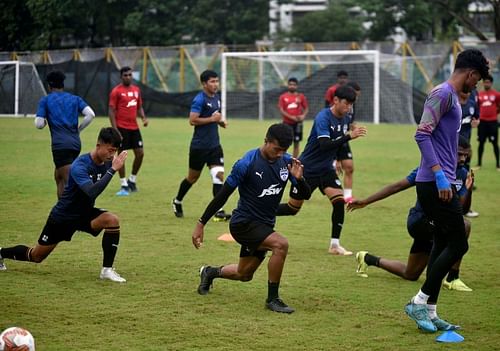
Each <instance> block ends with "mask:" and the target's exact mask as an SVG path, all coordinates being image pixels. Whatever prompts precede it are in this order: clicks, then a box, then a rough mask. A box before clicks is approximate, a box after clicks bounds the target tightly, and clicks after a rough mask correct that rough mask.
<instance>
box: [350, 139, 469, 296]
mask: <svg viewBox="0 0 500 351" xmlns="http://www.w3.org/2000/svg"><path fill="white" fill-rule="evenodd" d="M469 152H470V144H469V143H468V142H467V140H466V139H465V138H464V137H462V136H461V137H460V141H459V147H458V165H457V179H456V182H455V183H454V185H455V188H456V191H457V195H458V197H459V199H460V202H461V203H462V206H463V213H466V212H467V211H468V208H469V207H470V203H471V191H472V186H473V184H474V178H473V174H472V173H468V172H467V169H465V167H464V164H465V160H466V159H467V157H468V155H469ZM417 171H418V168H416V169H414V170H413V171H412V172H411V173H410V174H409V175H408V176H407V177H406V178H404V179H402V180H400V181H398V182H396V183H393V184H389V185H387V186H385V187H384V188H382V189H381V190H379V191H377V192H376V193H374V194H372V195H370V196H368V197H367V198H366V199H360V200H353V201H352V203H350V204H349V205H348V206H347V210H348V211H354V210H356V209H360V208H364V207H365V206H367V205H369V204H371V203H374V202H377V201H380V200H382V199H385V198H386V197H389V196H391V195H393V194H396V193H398V192H400V191H403V190H406V189H409V188H411V187H414V186H415V185H416V177H417ZM464 224H465V231H466V235H467V238H468V237H469V235H470V230H471V225H470V222H469V221H468V220H466V219H464ZM407 229H408V233H409V234H410V236H411V237H412V238H413V245H412V246H411V249H410V254H409V255H408V262H407V264H405V263H403V262H400V261H396V260H390V259H387V258H383V257H377V256H374V255H372V254H370V253H368V252H367V251H360V252H358V253H357V254H356V261H357V262H358V267H357V270H356V272H357V273H358V275H359V276H360V277H368V274H367V269H368V266H376V267H379V268H382V269H384V270H386V271H388V272H389V273H392V274H395V275H397V276H400V277H401V278H403V279H407V280H418V278H419V277H420V275H421V274H422V272H423V271H424V269H425V267H426V266H427V263H428V261H429V256H430V253H431V249H432V239H433V236H434V234H435V231H436V227H435V226H434V224H433V222H431V221H429V219H428V218H427V217H426V215H425V213H424V211H423V209H422V206H421V205H420V203H419V202H418V201H417V203H416V204H415V206H414V207H412V208H411V209H410V212H409V214H408V220H407ZM460 263H461V260H459V261H458V262H455V264H454V265H453V267H452V268H451V269H450V271H449V272H448V276H447V277H446V280H444V281H443V285H444V286H445V287H446V288H448V289H450V290H458V291H472V289H471V288H469V287H468V286H467V285H465V283H464V282H463V281H462V280H461V279H460V278H459V269H460Z"/></svg>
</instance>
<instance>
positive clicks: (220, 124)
mask: <svg viewBox="0 0 500 351" xmlns="http://www.w3.org/2000/svg"><path fill="white" fill-rule="evenodd" d="M217 124H218V125H219V126H221V127H222V128H227V121H223V120H220V121H219V122H217Z"/></svg>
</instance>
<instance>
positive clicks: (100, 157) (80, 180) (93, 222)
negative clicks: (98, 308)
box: [0, 128, 127, 283]
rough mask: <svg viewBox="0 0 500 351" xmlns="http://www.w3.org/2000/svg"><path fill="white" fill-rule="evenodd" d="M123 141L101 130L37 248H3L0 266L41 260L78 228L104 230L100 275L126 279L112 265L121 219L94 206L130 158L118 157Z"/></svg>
mask: <svg viewBox="0 0 500 351" xmlns="http://www.w3.org/2000/svg"><path fill="white" fill-rule="evenodd" d="M120 142H121V137H120V135H119V134H118V132H117V131H116V129H113V128H103V129H101V132H100V133H99V137H98V139H97V145H96V147H95V149H94V150H92V151H91V152H90V153H87V154H84V155H82V156H80V157H78V158H77V159H76V160H75V162H73V164H72V165H71V171H70V175H69V179H68V185H67V186H66V188H64V192H63V194H62V196H61V198H60V199H59V201H58V202H57V203H56V205H55V206H54V207H53V208H52V211H51V212H50V214H49V218H48V219H47V223H46V224H45V227H44V228H43V230H42V233H41V234H40V237H39V238H38V243H37V244H36V245H35V246H34V247H28V246H24V245H17V246H13V247H6V248H3V249H0V269H3V270H5V269H6V267H5V264H4V262H3V260H4V259H6V258H8V259H11V260H17V261H28V262H34V263H40V262H42V261H43V260H44V259H46V258H47V256H49V255H50V253H51V252H52V250H54V249H55V248H56V246H57V244H59V243H60V242H61V241H71V238H72V237H73V234H74V233H75V232H76V231H77V230H78V231H82V232H86V233H89V234H90V235H92V236H98V235H99V233H100V232H101V230H103V229H104V234H103V236H102V251H103V261H102V269H101V274H100V278H101V279H108V280H111V281H114V282H118V283H124V282H125V281H126V280H125V279H124V278H122V277H121V276H120V275H119V274H118V273H117V272H116V271H115V270H114V268H113V262H114V260H115V255H116V251H117V250H118V243H119V241H120V221H119V218H118V216H117V215H115V214H113V213H111V212H107V211H106V210H103V209H100V208H95V207H94V204H95V200H96V198H97V197H98V196H99V195H100V194H101V193H102V192H103V190H104V189H105V188H106V186H107V185H108V183H109V182H110V180H111V178H113V174H115V172H116V171H117V170H119V169H120V168H121V167H122V166H123V164H124V162H125V159H126V158H127V152H126V151H122V152H121V153H120V154H119V155H118V156H115V154H116V151H117V150H118V148H119V146H120Z"/></svg>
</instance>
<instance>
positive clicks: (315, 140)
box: [276, 86, 366, 256]
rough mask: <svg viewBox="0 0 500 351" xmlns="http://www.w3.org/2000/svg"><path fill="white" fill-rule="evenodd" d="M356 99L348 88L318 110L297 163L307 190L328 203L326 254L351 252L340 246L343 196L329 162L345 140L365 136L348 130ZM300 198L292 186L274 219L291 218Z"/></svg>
mask: <svg viewBox="0 0 500 351" xmlns="http://www.w3.org/2000/svg"><path fill="white" fill-rule="evenodd" d="M355 100H356V92H355V91H354V89H352V88H351V87H348V86H342V87H339V88H338V89H337V90H336V91H335V97H334V99H333V105H332V106H331V107H328V108H325V109H323V110H321V111H320V112H319V113H318V114H317V116H316V118H315V119H314V124H313V126H312V129H311V133H310V134H309V138H308V139H307V144H306V147H305V149H304V152H303V153H302V154H301V155H300V157H299V160H300V162H302V164H303V165H304V177H305V178H306V182H307V183H308V184H309V187H310V188H311V191H314V190H315V189H316V188H319V190H320V191H321V193H322V194H324V195H326V196H327V198H328V200H329V201H330V203H331V204H332V216H331V221H332V232H331V239H330V247H329V250H328V252H329V253H331V254H332V255H341V256H349V255H352V252H351V251H348V250H346V249H345V248H344V247H342V246H341V245H340V233H341V231H342V226H343V225H344V211H345V210H344V196H343V192H342V183H341V182H340V180H339V179H338V178H337V173H336V171H335V169H334V166H333V161H334V160H335V157H336V155H337V152H338V149H339V147H340V146H342V145H343V144H344V143H346V142H347V141H349V140H354V139H356V138H359V137H362V136H365V135H366V128H365V127H361V126H357V125H356V126H353V128H352V130H349V117H348V113H349V111H351V108H352V104H353V103H354V101H355ZM304 200H307V199H304V198H302V197H301V195H300V194H299V193H298V192H297V189H296V188H295V187H293V186H292V188H291V189H290V199H289V200H288V203H287V204H280V206H279V208H278V212H277V213H276V215H277V216H289V215H291V216H293V215H295V214H297V213H298V212H299V211H300V208H301V207H302V204H303V203H304Z"/></svg>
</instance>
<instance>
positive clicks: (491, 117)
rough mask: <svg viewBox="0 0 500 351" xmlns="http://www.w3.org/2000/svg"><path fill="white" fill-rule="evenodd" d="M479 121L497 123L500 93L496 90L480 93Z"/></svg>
mask: <svg viewBox="0 0 500 351" xmlns="http://www.w3.org/2000/svg"><path fill="white" fill-rule="evenodd" d="M478 100H479V120H481V121H485V122H489V121H496V120H497V115H498V110H499V109H500V93H499V92H498V91H496V90H495V89H490V90H483V91H480V92H479V95H478Z"/></svg>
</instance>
